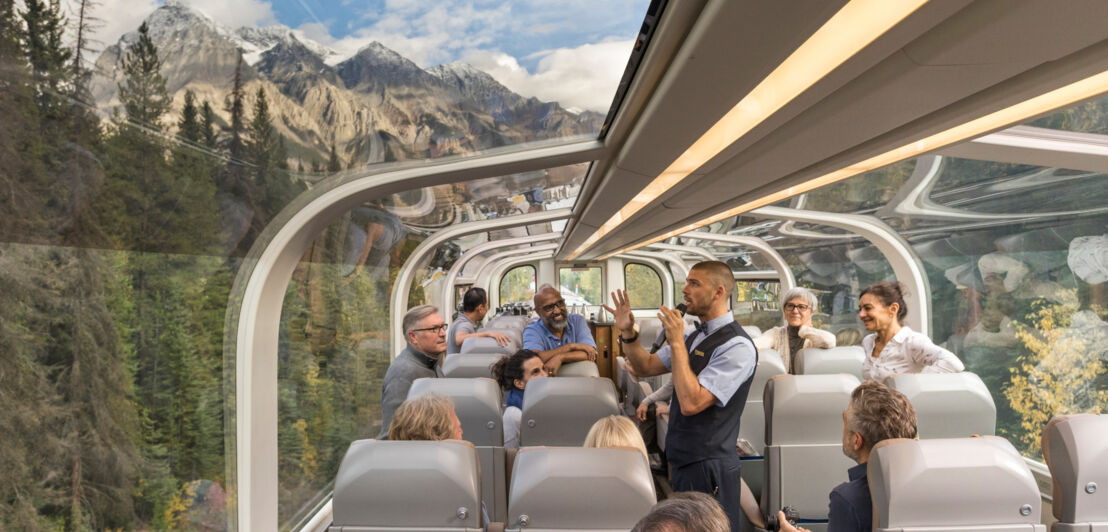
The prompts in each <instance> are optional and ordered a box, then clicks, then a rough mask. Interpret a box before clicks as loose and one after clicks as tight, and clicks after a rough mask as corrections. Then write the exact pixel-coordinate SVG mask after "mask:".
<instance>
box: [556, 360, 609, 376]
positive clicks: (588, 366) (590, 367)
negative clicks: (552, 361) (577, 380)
mask: <svg viewBox="0 0 1108 532" xmlns="http://www.w3.org/2000/svg"><path fill="white" fill-rule="evenodd" d="M558 376H559V377H599V376H600V368H598V367H596V362H591V361H588V360H582V361H580V362H570V363H569V364H565V365H563V366H562V367H560V368H558Z"/></svg>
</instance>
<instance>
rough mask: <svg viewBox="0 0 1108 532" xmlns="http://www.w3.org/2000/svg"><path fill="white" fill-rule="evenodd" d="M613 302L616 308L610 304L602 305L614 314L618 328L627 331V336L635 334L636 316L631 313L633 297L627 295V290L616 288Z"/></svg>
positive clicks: (613, 293) (613, 318)
mask: <svg viewBox="0 0 1108 532" xmlns="http://www.w3.org/2000/svg"><path fill="white" fill-rule="evenodd" d="M612 304H613V305H615V308H612V307H609V306H608V305H601V306H603V307H604V310H607V311H608V313H609V314H611V315H612V320H613V322H614V323H615V326H616V329H619V330H620V332H624V333H627V334H626V336H628V337H630V336H633V333H632V331H633V330H634V327H635V316H634V315H633V314H631V299H630V298H629V297H627V291H626V290H616V291H615V292H612Z"/></svg>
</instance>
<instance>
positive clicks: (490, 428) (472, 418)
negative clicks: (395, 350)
mask: <svg viewBox="0 0 1108 532" xmlns="http://www.w3.org/2000/svg"><path fill="white" fill-rule="evenodd" d="M429 393H435V394H438V395H442V396H445V397H449V398H450V399H451V400H453V401H454V413H456V414H458V420H459V421H461V422H462V438H463V439H464V440H465V441H468V442H470V443H472V444H474V445H483V446H502V445H504V428H503V427H502V426H501V425H502V423H503V419H502V418H501V416H502V415H503V412H501V409H500V405H501V404H503V400H502V399H501V396H500V387H499V386H497V384H496V381H494V380H492V379H486V378H475V379H449V378H448V379H429V378H422V379H416V380H415V382H413V383H412V387H411V388H409V389H408V399H411V398H414V397H419V396H421V395H427V394H429Z"/></svg>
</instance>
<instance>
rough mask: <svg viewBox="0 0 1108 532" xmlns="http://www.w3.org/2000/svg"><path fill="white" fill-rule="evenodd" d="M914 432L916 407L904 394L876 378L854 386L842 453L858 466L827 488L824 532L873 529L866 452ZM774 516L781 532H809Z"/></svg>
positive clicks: (782, 516)
mask: <svg viewBox="0 0 1108 532" xmlns="http://www.w3.org/2000/svg"><path fill="white" fill-rule="evenodd" d="M916 434H917V431H916V410H915V409H914V408H912V403H911V402H910V401H908V398H907V397H905V396H904V394H902V393H900V392H898V391H896V390H894V389H892V388H889V387H888V386H885V385H884V384H881V383H880V382H877V381H865V382H863V383H862V384H860V385H858V387H857V388H855V389H854V392H853V393H852V394H850V404H849V405H847V407H846V410H844V411H843V454H845V455H846V456H847V457H849V458H850V459H852V460H854V461H855V462H857V463H858V465H856V466H854V467H852V468H850V469H848V470H847V476H848V477H849V478H850V481H849V482H843V483H842V484H839V485H838V486H835V489H833V490H831V503H830V505H829V512H828V516H827V519H828V523H827V531H828V532H863V531H866V532H868V531H869V530H872V529H873V501H872V499H870V495H869V479H868V478H867V477H866V467H867V465H866V464H867V463H868V462H869V454H870V451H872V450H873V446H874V445H877V443H878V442H881V441H883V440H889V439H893V438H915V437H916ZM785 504H788V501H785ZM777 518H778V522H779V523H781V530H782V532H810V531H809V530H808V529H806V528H803V527H794V526H792V525H790V524H789V523H788V521H786V520H785V514H784V513H782V512H779V513H778V515H777Z"/></svg>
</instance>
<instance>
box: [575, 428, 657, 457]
mask: <svg viewBox="0 0 1108 532" xmlns="http://www.w3.org/2000/svg"><path fill="white" fill-rule="evenodd" d="M585 447H594V448H611V447H627V448H630V449H635V450H636V451H639V452H640V453H642V455H643V457H644V458H646V459H647V463H649V462H650V457H649V456H647V454H646V443H645V442H643V439H642V434H639V429H638V427H636V426H635V424H634V423H632V422H631V419H630V418H626V417H623V416H608V417H604V418H600V419H598V420H597V421H596V423H593V425H592V428H590V429H589V433H588V434H587V435H586V436H585Z"/></svg>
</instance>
